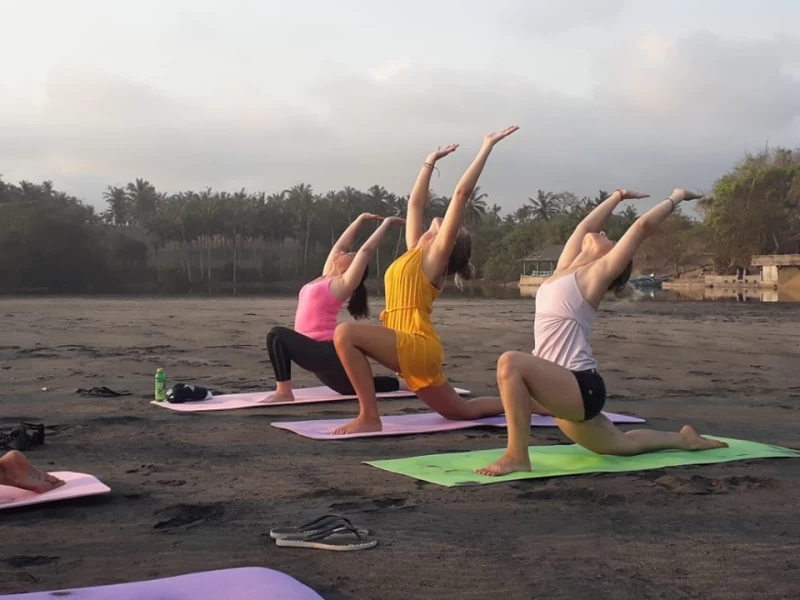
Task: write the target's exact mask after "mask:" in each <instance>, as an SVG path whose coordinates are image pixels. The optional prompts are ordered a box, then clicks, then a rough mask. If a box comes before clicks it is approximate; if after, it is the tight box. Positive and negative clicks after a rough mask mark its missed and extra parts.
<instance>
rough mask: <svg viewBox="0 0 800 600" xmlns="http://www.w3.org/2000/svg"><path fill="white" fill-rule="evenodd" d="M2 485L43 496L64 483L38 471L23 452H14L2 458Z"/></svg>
mask: <svg viewBox="0 0 800 600" xmlns="http://www.w3.org/2000/svg"><path fill="white" fill-rule="evenodd" d="M0 485H10V486H12V487H16V488H20V489H22V490H28V491H30V492H36V493H37V494H42V493H44V492H49V491H50V490H54V489H56V488H57V487H61V486H62V485H64V482H63V481H61V480H60V479H58V478H56V477H53V476H52V475H49V474H47V473H43V472H42V471H40V470H38V469H37V468H36V467H34V466H33V465H32V464H31V463H29V462H28V459H27V458H25V457H24V456H23V455H22V453H21V452H17V451H16V450H12V451H11V452H8V453H7V454H5V455H4V456H3V457H2V458H0Z"/></svg>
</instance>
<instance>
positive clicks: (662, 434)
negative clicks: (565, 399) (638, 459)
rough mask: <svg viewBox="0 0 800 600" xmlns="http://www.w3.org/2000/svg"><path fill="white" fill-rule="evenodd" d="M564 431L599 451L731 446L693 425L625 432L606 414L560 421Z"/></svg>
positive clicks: (625, 453) (619, 452)
mask: <svg viewBox="0 0 800 600" xmlns="http://www.w3.org/2000/svg"><path fill="white" fill-rule="evenodd" d="M557 422H558V426H559V427H560V428H561V431H563V432H564V434H565V435H566V436H567V437H568V438H569V439H571V440H572V441H573V442H575V443H576V444H580V445H581V446H583V447H584V448H586V449H587V450H591V451H592V452H595V453H597V454H611V455H614V456H635V455H637V454H647V453H648V452H657V451H659V450H688V451H698V450H712V449H714V448H727V447H728V444H726V443H725V442H719V441H717V440H710V439H707V438H704V437H702V436H700V435H699V434H698V433H697V432H696V431H695V430H694V428H693V427H690V426H689V425H685V426H684V427H683V428H682V429H681V430H680V431H679V432H672V431H656V430H654V429H634V430H632V431H628V432H623V431H621V430H620V429H619V428H617V427H616V426H615V425H614V424H613V423H612V422H611V421H609V420H608V419H607V418H606V417H605V415H597V416H596V417H595V418H594V419H591V420H590V421H585V422H583V423H574V422H571V421H563V420H560V419H559V420H558V421H557Z"/></svg>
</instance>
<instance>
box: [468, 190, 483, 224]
mask: <svg viewBox="0 0 800 600" xmlns="http://www.w3.org/2000/svg"><path fill="white" fill-rule="evenodd" d="M488 197H489V194H483V193H481V186H479V185H478V186H475V189H474V190H472V193H471V194H470V195H469V198H468V199H467V210H466V213H465V214H464V222H465V223H466V224H467V225H475V224H476V223H480V222H481V221H483V219H484V217H485V216H486V200H484V198H488Z"/></svg>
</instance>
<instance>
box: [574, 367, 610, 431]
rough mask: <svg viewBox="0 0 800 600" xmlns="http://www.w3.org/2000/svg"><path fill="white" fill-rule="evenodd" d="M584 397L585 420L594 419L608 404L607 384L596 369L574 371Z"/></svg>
mask: <svg viewBox="0 0 800 600" xmlns="http://www.w3.org/2000/svg"><path fill="white" fill-rule="evenodd" d="M572 374H573V375H575V379H577V380H578V387H579V388H580V390H581V398H582V399H583V420H584V421H588V420H589V419H594V418H595V417H596V416H597V415H599V414H600V412H601V411H602V410H603V407H604V406H605V404H606V384H605V382H604V381H603V378H602V377H600V373H598V372H597V370H596V369H589V370H588V371H573V372H572Z"/></svg>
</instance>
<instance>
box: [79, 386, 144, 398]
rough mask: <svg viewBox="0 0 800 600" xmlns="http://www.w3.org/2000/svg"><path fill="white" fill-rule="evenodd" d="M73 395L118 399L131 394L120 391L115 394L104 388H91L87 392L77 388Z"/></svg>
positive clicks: (126, 391)
mask: <svg viewBox="0 0 800 600" xmlns="http://www.w3.org/2000/svg"><path fill="white" fill-rule="evenodd" d="M75 393H76V394H80V395H81V396H98V397H100V398H119V397H120V396H130V395H131V393H130V392H129V391H128V390H122V391H121V392H116V391H114V390H112V389H111V388H108V387H106V386H101V387H93V388H91V389H88V390H85V389H83V388H78V389H77V390H75Z"/></svg>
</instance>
